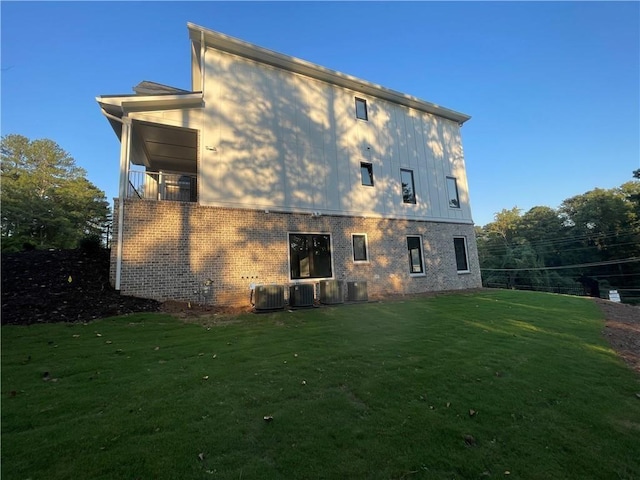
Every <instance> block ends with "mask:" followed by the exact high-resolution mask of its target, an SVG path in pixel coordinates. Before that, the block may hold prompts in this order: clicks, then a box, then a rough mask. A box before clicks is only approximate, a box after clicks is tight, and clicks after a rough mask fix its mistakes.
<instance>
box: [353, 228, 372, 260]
mask: <svg viewBox="0 0 640 480" xmlns="http://www.w3.org/2000/svg"><path fill="white" fill-rule="evenodd" d="M351 245H352V246H353V261H354V262H355V263H359V262H368V261H369V252H368V249H367V235H366V234H364V233H354V234H352V235H351Z"/></svg>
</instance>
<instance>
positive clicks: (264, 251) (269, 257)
mask: <svg viewBox="0 0 640 480" xmlns="http://www.w3.org/2000/svg"><path fill="white" fill-rule="evenodd" d="M124 211H125V216H124V239H123V241H124V243H123V255H122V271H121V282H120V291H121V293H122V294H123V295H132V296H138V297H145V298H153V299H156V300H161V301H163V300H168V299H173V300H183V301H192V302H199V303H209V304H215V305H248V304H249V302H250V285H251V284H271V283H277V284H281V285H285V286H287V285H290V284H292V283H295V282H292V281H291V280H290V278H289V246H288V233H289V232H301V233H328V234H330V235H331V240H332V254H333V274H334V278H335V279H337V280H344V281H345V282H347V281H367V290H368V294H369V298H370V299H371V298H376V297H379V296H383V295H387V294H411V293H421V292H428V291H440V290H457V289H470V288H478V287H480V286H481V283H482V282H481V277H480V269H479V263H478V253H477V247H476V241H475V234H474V227H473V225H469V224H456V223H444V222H428V221H413V220H394V219H380V218H356V217H344V216H320V217H313V216H311V215H309V214H288V213H274V212H271V213H265V212H264V211H260V210H240V209H227V208H218V207H204V206H200V205H198V204H196V203H182V202H159V201H149V200H138V199H132V200H125V209H124ZM114 212H115V215H114V217H115V218H114V225H115V231H114V235H113V239H114V240H113V246H112V250H111V281H112V284H113V283H114V282H115V269H116V252H117V249H116V244H117V243H116V242H117V233H118V232H117V225H118V219H117V214H118V200H116V204H115V208H114ZM352 233H366V234H367V240H368V253H369V263H364V264H361V263H354V262H353V254H352V246H351V234H352ZM407 235H420V236H421V237H422V248H423V257H424V267H425V275H424V276H411V275H410V274H409V260H408V251H407V240H406V237H407ZM458 236H463V237H466V240H467V250H468V262H469V270H470V273H458V272H457V269H456V260H455V251H454V241H453V238H454V237H458ZM207 280H210V281H211V282H210V283H211V284H210V286H209V287H207V286H206V285H205V283H209V282H207ZM303 282H304V281H303ZM315 282H316V283H317V282H318V280H315ZM345 290H346V288H345ZM287 293H288V288H285V295H287Z"/></svg>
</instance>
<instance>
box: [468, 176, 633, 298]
mask: <svg viewBox="0 0 640 480" xmlns="http://www.w3.org/2000/svg"><path fill="white" fill-rule="evenodd" d="M638 179H640V169H638V170H635V171H634V172H633V180H631V181H629V182H626V183H624V184H622V185H621V186H619V187H617V188H612V189H601V188H596V189H594V190H591V191H588V192H586V193H584V194H582V195H576V196H574V197H571V198H568V199H566V200H564V201H563V202H562V203H561V205H560V206H559V207H558V208H557V209H554V208H550V207H547V206H536V207H533V208H531V209H530V210H528V211H527V212H524V213H522V210H521V209H519V208H517V207H514V208H511V209H503V210H501V211H500V212H498V213H497V214H495V216H494V221H493V222H491V223H488V224H487V225H485V226H483V227H476V240H477V243H478V254H479V257H480V268H481V271H482V281H483V284H484V285H485V286H506V287H508V288H519V287H527V288H528V287H533V288H536V289H550V290H552V289H553V287H565V288H575V287H585V289H586V290H588V291H587V293H591V294H593V293H594V291H596V289H598V288H604V289H607V288H619V289H623V288H628V289H631V288H634V287H635V288H640V180H638Z"/></svg>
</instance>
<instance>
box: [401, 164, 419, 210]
mask: <svg viewBox="0 0 640 480" xmlns="http://www.w3.org/2000/svg"><path fill="white" fill-rule="evenodd" d="M400 181H401V182H402V201H403V202H404V203H416V190H415V185H414V183H413V170H405V169H401V170H400Z"/></svg>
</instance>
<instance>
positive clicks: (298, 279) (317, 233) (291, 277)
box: [287, 231, 335, 282]
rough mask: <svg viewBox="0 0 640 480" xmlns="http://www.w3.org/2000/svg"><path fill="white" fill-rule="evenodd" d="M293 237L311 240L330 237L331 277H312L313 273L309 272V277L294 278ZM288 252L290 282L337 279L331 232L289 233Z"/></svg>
mask: <svg viewBox="0 0 640 480" xmlns="http://www.w3.org/2000/svg"><path fill="white" fill-rule="evenodd" d="M292 235H301V236H302V235H305V236H309V237H311V238H313V237H315V236H323V237H324V236H326V237H329V258H330V262H329V268H330V269H331V272H330V273H331V276H328V277H327V276H324V277H323V276H313V275H311V271H310V272H309V276H308V277H307V276H301V275H300V276H297V277H294V276H293V271H292V255H291V236H292ZM287 252H288V257H289V280H291V281H292V282H294V281H295V282H299V281H305V280H309V281H317V280H325V279H333V278H335V273H334V272H335V265H334V255H333V254H334V248H333V236H332V234H331V233H330V232H297V231H291V232H287Z"/></svg>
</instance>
